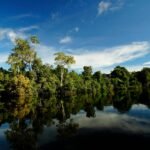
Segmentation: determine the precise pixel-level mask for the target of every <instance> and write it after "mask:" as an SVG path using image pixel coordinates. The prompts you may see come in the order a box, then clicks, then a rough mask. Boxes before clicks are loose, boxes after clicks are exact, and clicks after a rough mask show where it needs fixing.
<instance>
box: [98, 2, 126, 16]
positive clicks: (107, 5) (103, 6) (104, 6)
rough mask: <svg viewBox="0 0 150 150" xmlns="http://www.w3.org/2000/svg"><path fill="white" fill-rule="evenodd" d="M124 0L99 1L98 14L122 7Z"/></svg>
mask: <svg viewBox="0 0 150 150" xmlns="http://www.w3.org/2000/svg"><path fill="white" fill-rule="evenodd" d="M123 5H124V0H117V1H116V2H113V3H111V2H109V1H101V2H100V3H99V4H98V15H102V14H103V13H105V12H107V11H116V10H119V9H121V8H122V7H123Z"/></svg>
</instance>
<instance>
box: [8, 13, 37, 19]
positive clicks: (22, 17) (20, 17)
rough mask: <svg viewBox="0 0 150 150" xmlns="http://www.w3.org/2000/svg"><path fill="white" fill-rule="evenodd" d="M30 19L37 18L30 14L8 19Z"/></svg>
mask: <svg viewBox="0 0 150 150" xmlns="http://www.w3.org/2000/svg"><path fill="white" fill-rule="evenodd" d="M30 17H32V18H33V17H37V16H34V15H32V14H20V15H17V16H12V17H10V19H15V20H19V19H24V18H30Z"/></svg>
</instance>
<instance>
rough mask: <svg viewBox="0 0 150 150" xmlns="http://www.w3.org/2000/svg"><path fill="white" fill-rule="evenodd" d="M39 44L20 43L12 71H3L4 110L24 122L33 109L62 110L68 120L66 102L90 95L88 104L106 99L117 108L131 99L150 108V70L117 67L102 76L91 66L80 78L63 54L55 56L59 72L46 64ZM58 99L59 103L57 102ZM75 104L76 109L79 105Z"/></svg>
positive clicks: (1, 96)
mask: <svg viewBox="0 0 150 150" xmlns="http://www.w3.org/2000/svg"><path fill="white" fill-rule="evenodd" d="M38 43H39V40H38V39H37V37H36V36H32V37H30V39H27V40H24V39H21V38H18V39H16V42H15V46H14V48H13V49H12V52H11V54H10V55H9V57H8V60H7V63H8V64H9V65H10V68H9V69H8V70H5V69H4V68H0V108H1V109H3V108H8V109H10V110H12V114H13V116H14V117H19V118H23V117H24V116H26V115H28V114H29V113H30V111H31V110H33V108H36V107H37V106H41V107H42V106H46V107H48V106H49V105H51V106H52V107H54V109H61V110H62V112H63V115H64V116H63V117H65V113H64V109H65V108H64V105H65V103H66V101H65V100H64V99H65V98H68V97H77V96H79V97H82V95H87V100H85V101H87V102H88V97H92V99H98V100H97V101H96V103H101V100H102V99H103V100H104V101H105V103H107V101H108V103H109V101H111V102H112V103H115V105H116V106H117V105H121V104H120V102H122V101H125V102H126V103H128V101H127V99H131V100H130V101H133V103H134V101H136V102H137V103H144V104H146V105H148V107H150V68H143V69H142V70H141V71H138V72H129V71H128V70H127V69H126V68H125V67H121V66H116V67H115V68H114V70H113V71H112V72H111V73H110V74H102V73H101V72H100V71H96V72H94V73H93V71H92V67H91V66H84V67H83V72H82V73H81V74H78V73H76V72H75V71H68V68H69V67H71V65H72V64H75V60H74V57H72V56H69V55H66V54H65V53H63V52H59V53H56V54H55V65H56V67H55V68H54V67H52V66H51V65H49V64H43V62H42V60H41V59H40V58H39V57H38V56H37V54H36V52H35V50H34V45H35V44H38ZM54 96H55V97H57V99H59V102H58V101H57V100H56V99H55V98H54V99H53V97H54ZM47 99H51V100H47ZM72 99H73V98H72ZM112 99H114V100H115V102H114V101H113V100H112ZM71 101H72V103H74V105H76V103H79V102H78V101H77V100H75V101H74V100H71ZM118 103H119V104H118Z"/></svg>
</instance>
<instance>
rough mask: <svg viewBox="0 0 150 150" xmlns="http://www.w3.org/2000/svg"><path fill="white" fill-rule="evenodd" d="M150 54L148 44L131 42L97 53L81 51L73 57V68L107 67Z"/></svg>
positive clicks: (149, 45)
mask: <svg viewBox="0 0 150 150" xmlns="http://www.w3.org/2000/svg"><path fill="white" fill-rule="evenodd" d="M148 53H150V44H149V43H148V42H146V41H144V42H133V43H131V44H128V45H122V46H116V47H112V48H108V49H103V50H102V49H101V50H99V51H92V52H88V53H87V52H86V53H85V50H83V52H81V53H80V54H79V55H74V57H75V59H76V62H77V63H76V65H75V66H74V67H75V68H81V66H85V65H91V66H93V67H109V66H113V65H116V64H120V63H123V62H127V61H129V60H133V59H135V58H139V57H142V56H144V55H146V54H148Z"/></svg>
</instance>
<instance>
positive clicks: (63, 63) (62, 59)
mask: <svg viewBox="0 0 150 150" xmlns="http://www.w3.org/2000/svg"><path fill="white" fill-rule="evenodd" d="M55 56H56V57H55V64H56V65H58V66H59V67H60V86H61V87H62V86H63V80H64V69H65V67H69V66H70V65H71V64H75V60H74V57H73V56H67V55H66V54H64V53H63V52H58V53H55Z"/></svg>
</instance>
